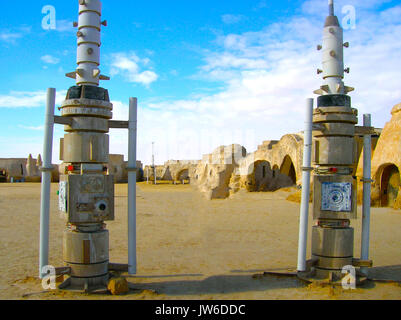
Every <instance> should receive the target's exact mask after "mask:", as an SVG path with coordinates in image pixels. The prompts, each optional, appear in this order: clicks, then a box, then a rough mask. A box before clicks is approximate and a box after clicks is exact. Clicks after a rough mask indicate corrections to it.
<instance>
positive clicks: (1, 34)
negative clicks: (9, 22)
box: [0, 26, 31, 44]
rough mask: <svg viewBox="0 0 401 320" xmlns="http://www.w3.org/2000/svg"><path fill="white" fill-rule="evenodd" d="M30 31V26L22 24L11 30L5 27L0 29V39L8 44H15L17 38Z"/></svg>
mask: <svg viewBox="0 0 401 320" xmlns="http://www.w3.org/2000/svg"><path fill="white" fill-rule="evenodd" d="M30 32H31V27H27V26H22V27H17V28H14V29H13V30H10V29H6V30H2V31H0V41H3V42H5V43H8V44H16V43H17V40H18V39H20V38H22V37H24V36H25V35H27V34H28V33H30Z"/></svg>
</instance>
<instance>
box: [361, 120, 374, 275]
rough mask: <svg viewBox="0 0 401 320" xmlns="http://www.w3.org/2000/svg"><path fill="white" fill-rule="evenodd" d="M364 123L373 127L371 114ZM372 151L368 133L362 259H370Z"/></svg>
mask: <svg viewBox="0 0 401 320" xmlns="http://www.w3.org/2000/svg"><path fill="white" fill-rule="evenodd" d="M363 125H364V126H365V127H371V126H372V122H371V115H370V114H364V115H363ZM371 153H372V137H371V135H370V134H366V135H364V137H363V204H362V235H361V239H362V244H361V259H362V260H369V238H370V193H371V182H372V180H371ZM361 272H363V273H366V272H367V268H366V267H361Z"/></svg>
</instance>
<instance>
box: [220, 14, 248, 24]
mask: <svg viewBox="0 0 401 320" xmlns="http://www.w3.org/2000/svg"><path fill="white" fill-rule="evenodd" d="M243 18H244V17H243V16H242V15H240V14H224V15H222V16H221V20H222V21H223V22H224V23H225V24H235V23H238V22H240V21H241V20H242V19H243Z"/></svg>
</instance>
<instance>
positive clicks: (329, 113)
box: [313, 106, 358, 166]
mask: <svg viewBox="0 0 401 320" xmlns="http://www.w3.org/2000/svg"><path fill="white" fill-rule="evenodd" d="M357 122H358V119H357V112H356V110H355V109H352V108H350V107H344V106H343V107H341V106H332V107H330V106H324V107H318V108H317V109H315V110H314V113H313V123H314V124H318V125H319V126H320V130H318V131H315V133H314V138H315V158H314V162H315V164H318V165H321V166H333V165H334V166H336V165H337V166H352V165H353V164H354V162H355V141H354V133H355V124H356V123H357Z"/></svg>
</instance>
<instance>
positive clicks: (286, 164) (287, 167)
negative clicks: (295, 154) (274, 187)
mask: <svg viewBox="0 0 401 320" xmlns="http://www.w3.org/2000/svg"><path fill="white" fill-rule="evenodd" d="M280 173H282V174H285V175H286V176H288V177H289V178H290V179H291V181H292V182H293V183H294V184H296V183H297V174H296V173H295V167H294V163H293V162H292V160H291V158H290V156H288V155H287V156H285V158H284V160H283V163H282V165H281V167H280Z"/></svg>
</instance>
